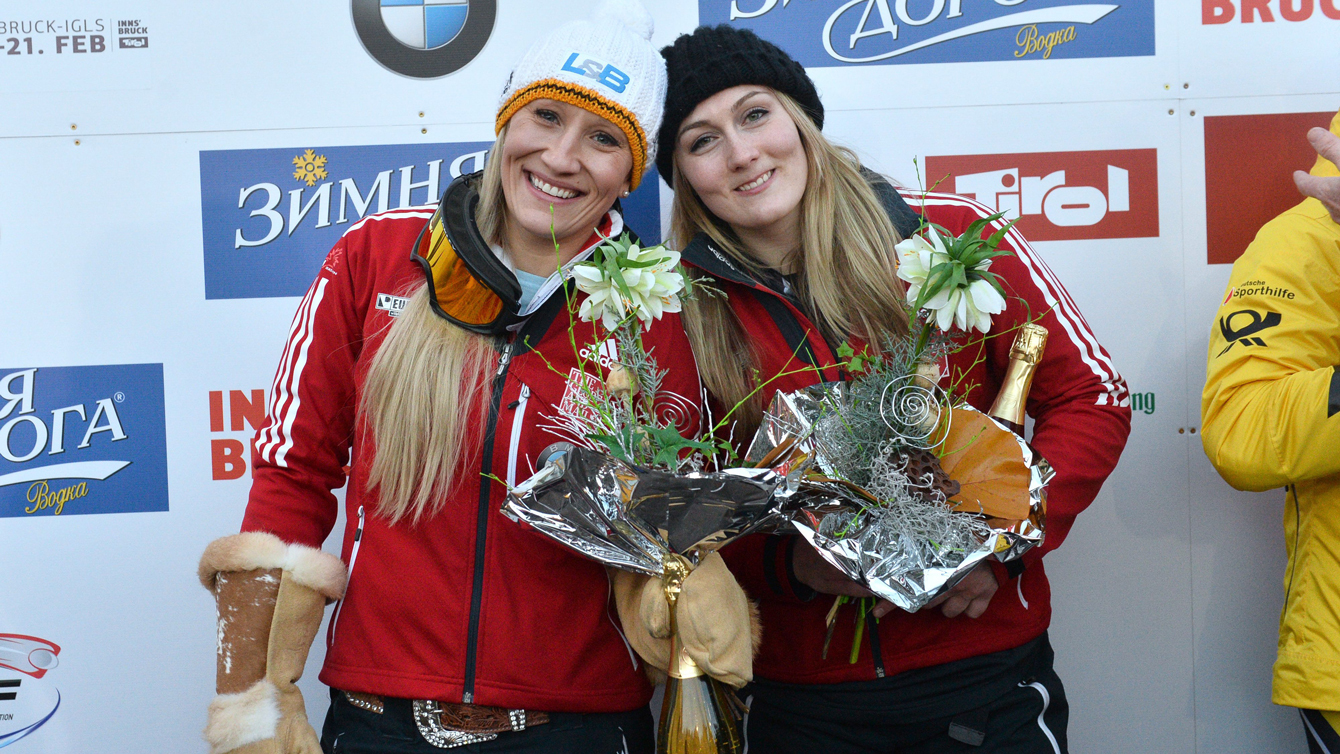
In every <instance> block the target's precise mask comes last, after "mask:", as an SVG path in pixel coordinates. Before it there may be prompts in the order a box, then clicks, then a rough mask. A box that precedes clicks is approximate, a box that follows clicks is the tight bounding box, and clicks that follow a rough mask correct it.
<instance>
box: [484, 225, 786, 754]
mask: <svg viewBox="0 0 1340 754" xmlns="http://www.w3.org/2000/svg"><path fill="white" fill-rule="evenodd" d="M678 263H679V254H678V253H677V252H674V251H671V250H668V249H665V248H663V247H659V246H656V247H651V248H641V247H640V246H639V245H638V244H637V243H635V242H632V241H630V240H629V239H628V237H627V236H625V237H623V238H621V239H618V240H607V241H605V242H604V243H603V244H601V245H600V246H599V247H597V248H596V250H595V252H594V254H593V255H592V257H591V259H590V260H589V261H586V262H582V263H580V264H577V265H576V266H575V267H574V268H573V277H574V279H575V281H576V284H577V288H578V289H579V290H581V291H583V292H585V293H587V294H588V297H587V298H586V299H585V300H584V301H583V302H582V304H581V306H580V308H579V309H578V311H577V317H578V318H580V319H581V320H583V321H587V322H594V323H600V327H598V328H597V329H598V330H599V329H601V328H603V329H604V330H605V331H607V333H608V334H609V335H612V336H613V337H614V339H615V342H616V345H617V351H618V355H617V363H614V364H612V365H611V366H610V369H609V372H608V377H607V378H606V379H605V380H604V381H603V384H602V383H601V382H599V381H596V380H591V381H587V382H585V383H583V384H582V385H579V386H578V392H579V395H578V396H577V400H576V403H577V404H579V406H580V410H577V411H568V412H565V413H563V414H561V415H558V416H550V417H547V419H548V424H546V425H544V426H545V427H546V428H547V429H549V430H550V431H551V432H553V433H555V434H557V435H558V436H560V437H564V438H566V440H567V441H566V442H560V443H556V444H554V445H551V446H550V447H549V448H546V449H545V451H544V452H543V454H542V457H541V458H540V459H538V460H539V464H540V467H539V470H538V471H537V472H536V473H535V474H534V475H533V476H531V477H530V478H529V479H527V480H526V481H524V482H522V483H521V484H518V485H517V486H516V487H515V488H513V489H512V490H510V492H509V494H508V498H507V501H506V503H505V504H504V506H503V513H504V514H505V515H506V516H508V517H509V518H511V519H512V520H514V521H518V522H522V523H525V524H527V525H529V526H530V527H532V528H533V529H535V530H536V531H539V532H541V533H543V534H545V535H547V536H549V537H551V538H553V539H554V540H555V541H558V542H560V543H562V544H564V545H566V546H567V547H569V548H571V549H572V550H574V551H576V552H578V553H581V554H582V555H585V556H587V557H589V558H592V559H594V560H596V561H598V562H600V563H604V564H606V565H609V566H613V567H615V568H620V569H623V570H627V571H633V572H636V573H641V574H645V575H650V576H657V577H659V578H661V580H662V585H663V592H664V594H665V598H666V600H667V602H668V605H669V617H670V632H671V652H670V656H671V666H670V668H669V669H668V673H669V676H670V677H669V680H668V682H667V688H666V694H665V700H664V703H663V707H662V712H661V725H660V729H659V733H658V736H659V738H658V743H657V750H658V751H659V752H666V753H670V752H674V753H675V754H679V753H680V752H738V751H740V750H741V749H742V747H743V739H742V737H741V735H740V731H739V725H738V716H737V714H736V711H735V709H734V705H733V703H732V702H731V701H730V700H731V699H732V698H733V694H732V693H731V692H730V690H729V689H728V688H726V687H725V686H724V685H722V684H721V683H720V682H719V681H717V680H716V679H713V678H710V677H708V676H705V675H704V674H703V671H702V670H700V669H699V668H698V667H697V666H696V664H695V663H694V661H693V660H692V659H691V658H690V657H689V656H688V654H687V653H685V652H684V651H683V649H682V647H681V646H680V642H679V639H678V635H677V624H676V619H675V606H676V602H677V599H678V596H679V594H680V591H681V588H682V586H683V583H684V580H685V578H687V576H688V575H689V573H690V572H691V571H692V569H693V568H694V567H695V566H696V565H697V564H698V563H699V562H700V560H701V558H703V557H704V556H705V555H706V554H708V553H710V552H712V551H714V550H716V549H718V548H720V547H722V546H723V545H725V544H727V543H728V542H730V541H732V540H734V539H735V538H737V537H739V536H742V535H744V534H747V533H749V532H752V531H756V530H759V529H762V528H765V527H769V528H775V527H776V526H779V525H782V524H784V523H785V519H784V515H783V511H782V506H783V505H784V501H785V500H786V498H787V495H786V490H787V489H788V485H790V486H792V487H793V486H794V482H795V480H796V478H797V477H798V475H799V472H798V470H796V471H795V473H792V471H793V470H792V469H791V468H789V467H787V466H786V465H778V466H776V467H760V468H749V469H743V468H737V469H727V470H724V471H707V470H706V466H707V464H708V462H709V459H710V458H712V457H713V456H714V455H715V454H716V453H717V451H718V450H720V448H721V445H720V443H718V442H717V441H715V440H712V439H697V438H686V437H683V436H682V435H681V428H680V427H678V426H676V424H675V422H674V421H673V417H669V416H666V415H665V412H663V411H662V412H658V411H657V406H658V405H663V404H664V403H666V402H667V399H668V400H669V402H671V403H673V402H674V400H675V399H676V397H675V396H662V395H661V393H662V390H661V383H662V380H663V378H664V376H665V374H666V372H665V371H664V370H662V369H660V368H658V367H657V365H656V359H655V355H654V354H653V353H651V352H649V351H648V350H646V349H645V348H644V346H643V343H642V339H641V333H642V331H643V329H644V328H645V327H646V326H648V325H649V324H650V322H651V321H652V320H654V319H658V318H660V316H661V314H662V313H663V312H676V311H679V307H680V302H679V296H680V295H681V292H683V291H684V288H685V278H684V276H683V275H681V274H680V273H679V272H676V271H675V269H676V267H677V266H678ZM573 347H574V351H576V352H577V353H579V358H580V353H581V350H580V349H578V348H577V344H576V342H575V338H574V343H573ZM588 350H594V349H588ZM583 371H585V369H584V370H583ZM706 437H708V438H710V435H707V436H706Z"/></svg>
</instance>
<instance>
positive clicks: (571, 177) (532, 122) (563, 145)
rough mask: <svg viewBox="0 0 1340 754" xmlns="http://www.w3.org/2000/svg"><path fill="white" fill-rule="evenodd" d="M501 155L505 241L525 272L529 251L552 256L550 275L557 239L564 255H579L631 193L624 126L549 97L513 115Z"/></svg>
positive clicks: (629, 157)
mask: <svg viewBox="0 0 1340 754" xmlns="http://www.w3.org/2000/svg"><path fill="white" fill-rule="evenodd" d="M499 159H501V160H502V183H503V196H504V197H505V199H506V202H507V221H506V223H505V228H506V230H505V232H504V235H505V238H504V240H505V245H506V246H507V248H508V251H510V252H511V253H512V255H513V256H514V261H515V262H517V265H518V266H519V267H521V268H522V269H525V268H526V267H527V266H528V265H526V264H525V263H524V259H525V258H526V257H527V256H534V255H536V254H541V255H543V254H546V253H547V256H548V263H547V264H548V270H547V271H548V272H553V254H554V251H553V249H554V245H553V238H557V239H558V242H559V246H560V248H561V250H562V252H561V253H562V254H563V256H564V257H565V259H566V258H567V257H569V256H571V255H572V254H575V253H576V252H577V251H578V250H579V248H580V245H581V243H582V242H583V241H585V240H586V239H587V238H588V237H589V236H590V235H591V232H592V231H593V230H594V229H595V227H596V225H597V223H599V222H600V218H601V217H602V216H603V215H604V214H605V212H607V211H608V210H609V208H610V207H611V206H612V205H613V204H614V201H615V200H616V199H617V198H618V197H619V195H620V194H622V193H623V192H625V191H627V190H628V187H629V179H630V177H631V171H632V168H633V154H632V152H631V151H630V149H629V146H628V140H627V139H626V138H625V137H624V135H623V132H622V131H620V130H619V129H618V127H616V126H615V125H614V124H613V123H611V122H609V121H608V120H606V119H604V118H602V117H600V116H599V115H596V114H595V113H592V112H590V111H589V110H584V109H582V108H580V107H577V106H575V105H569V104H567V103H565V102H558V101H556V100H551V99H538V100H535V101H534V102H531V103H530V104H528V105H526V106H525V107H524V108H522V109H521V110H520V111H519V112H517V114H516V115H514V116H512V119H511V120H510V121H509V122H508V126H507V138H506V140H505V141H504V144H503V151H502V154H501V155H500V156H499ZM551 207H552V213H551V211H550V208H551ZM551 227H552V233H553V236H552V237H551V235H550V233H551ZM546 250H547V251H546Z"/></svg>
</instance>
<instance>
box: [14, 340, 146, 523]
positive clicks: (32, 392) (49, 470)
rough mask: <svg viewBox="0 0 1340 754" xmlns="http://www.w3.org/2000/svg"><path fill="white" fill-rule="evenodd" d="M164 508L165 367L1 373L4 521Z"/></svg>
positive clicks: (54, 368)
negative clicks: (16, 518)
mask: <svg viewBox="0 0 1340 754" xmlns="http://www.w3.org/2000/svg"><path fill="white" fill-rule="evenodd" d="M167 509H168V480H167V435H166V424H165V421H164V410H163V365H162V364H125V365H118V366H87V367H37V368H10V369H0V517H21V516H68V515H78V514H86V513H131V512H140V511H165V510H167Z"/></svg>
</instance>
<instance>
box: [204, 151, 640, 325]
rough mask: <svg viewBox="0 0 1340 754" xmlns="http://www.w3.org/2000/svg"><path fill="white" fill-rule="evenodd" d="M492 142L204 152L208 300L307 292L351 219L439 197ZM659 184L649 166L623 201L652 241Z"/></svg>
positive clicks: (474, 166) (478, 165) (476, 164)
mask: <svg viewBox="0 0 1340 754" xmlns="http://www.w3.org/2000/svg"><path fill="white" fill-rule="evenodd" d="M492 146H493V143H492V142H487V141H477V142H457V143H449V144H447V143H441V144H386V145H373V146H352V147H314V148H294V149H230V150H217V151H202V152H201V153H200V213H201V230H202V233H203V236H204V238H203V241H204V264H205V298H207V299H223V298H268V297H276V296H301V295H303V293H304V292H306V290H307V287H308V286H309V285H311V282H312V279H313V278H314V277H316V273H317V270H319V269H320V268H321V263H322V262H323V261H324V260H325V258H326V253H327V252H328V251H330V249H331V247H332V246H334V245H335V242H336V241H338V240H339V239H340V236H342V235H343V234H344V232H345V231H347V230H348V229H349V227H350V226H351V225H353V224H354V223H356V222H358V220H359V219H360V218H362V217H364V216H365V215H370V214H375V213H377V212H385V211H386V210H389V209H400V208H403V207H411V206H418V205H425V204H434V203H436V202H437V200H438V198H439V197H440V196H441V195H442V192H443V191H444V190H446V187H447V184H448V183H450V182H451V181H452V179H454V178H456V177H458V176H460V175H461V174H462V173H469V172H473V171H475V170H480V169H482V168H483V167H484V163H485V161H486V160H487V158H488V150H489V148H490V147H492ZM659 183H660V182H659V181H658V180H656V173H655V171H654V170H653V171H649V172H648V175H647V177H646V178H645V179H643V181H642V185H641V186H639V187H638V190H637V191H636V192H634V193H633V194H632V195H631V196H629V197H628V198H626V199H624V201H623V207H624V209H625V212H626V214H627V216H628V217H627V220H628V224H629V225H630V226H631V227H632V228H633V229H634V230H636V231H637V232H638V233H639V234H640V235H643V236H644V237H646V238H648V239H649V240H656V239H659V237H660V197H659V193H658V192H659V189H658V186H659ZM406 253H407V254H408V253H409V250H408V249H407V250H406ZM388 305H390V304H388Z"/></svg>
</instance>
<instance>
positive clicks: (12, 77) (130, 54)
mask: <svg viewBox="0 0 1340 754" xmlns="http://www.w3.org/2000/svg"><path fill="white" fill-rule="evenodd" d="M11 7H12V6H11ZM140 10H141V9H117V10H114V9H108V8H98V7H92V8H90V7H89V5H88V4H86V3H80V4H79V5H78V6H77V7H75V6H70V7H68V8H51V7H47V6H46V5H45V4H44V5H43V6H42V7H41V8H39V7H38V6H36V5H31V6H29V7H27V8H22V9H21V10H20V9H19V8H14V9H13V11H7V10H2V9H0V92H44V91H86V90H97V89H148V88H149V86H150V82H151V78H150V68H149V49H150V48H149V41H150V39H151V38H152V35H151V34H150V32H149V25H148V22H147V21H146V20H145V17H144V16H143V15H142V14H141V13H140V12H139V11H140ZM90 11H91V12H90Z"/></svg>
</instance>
